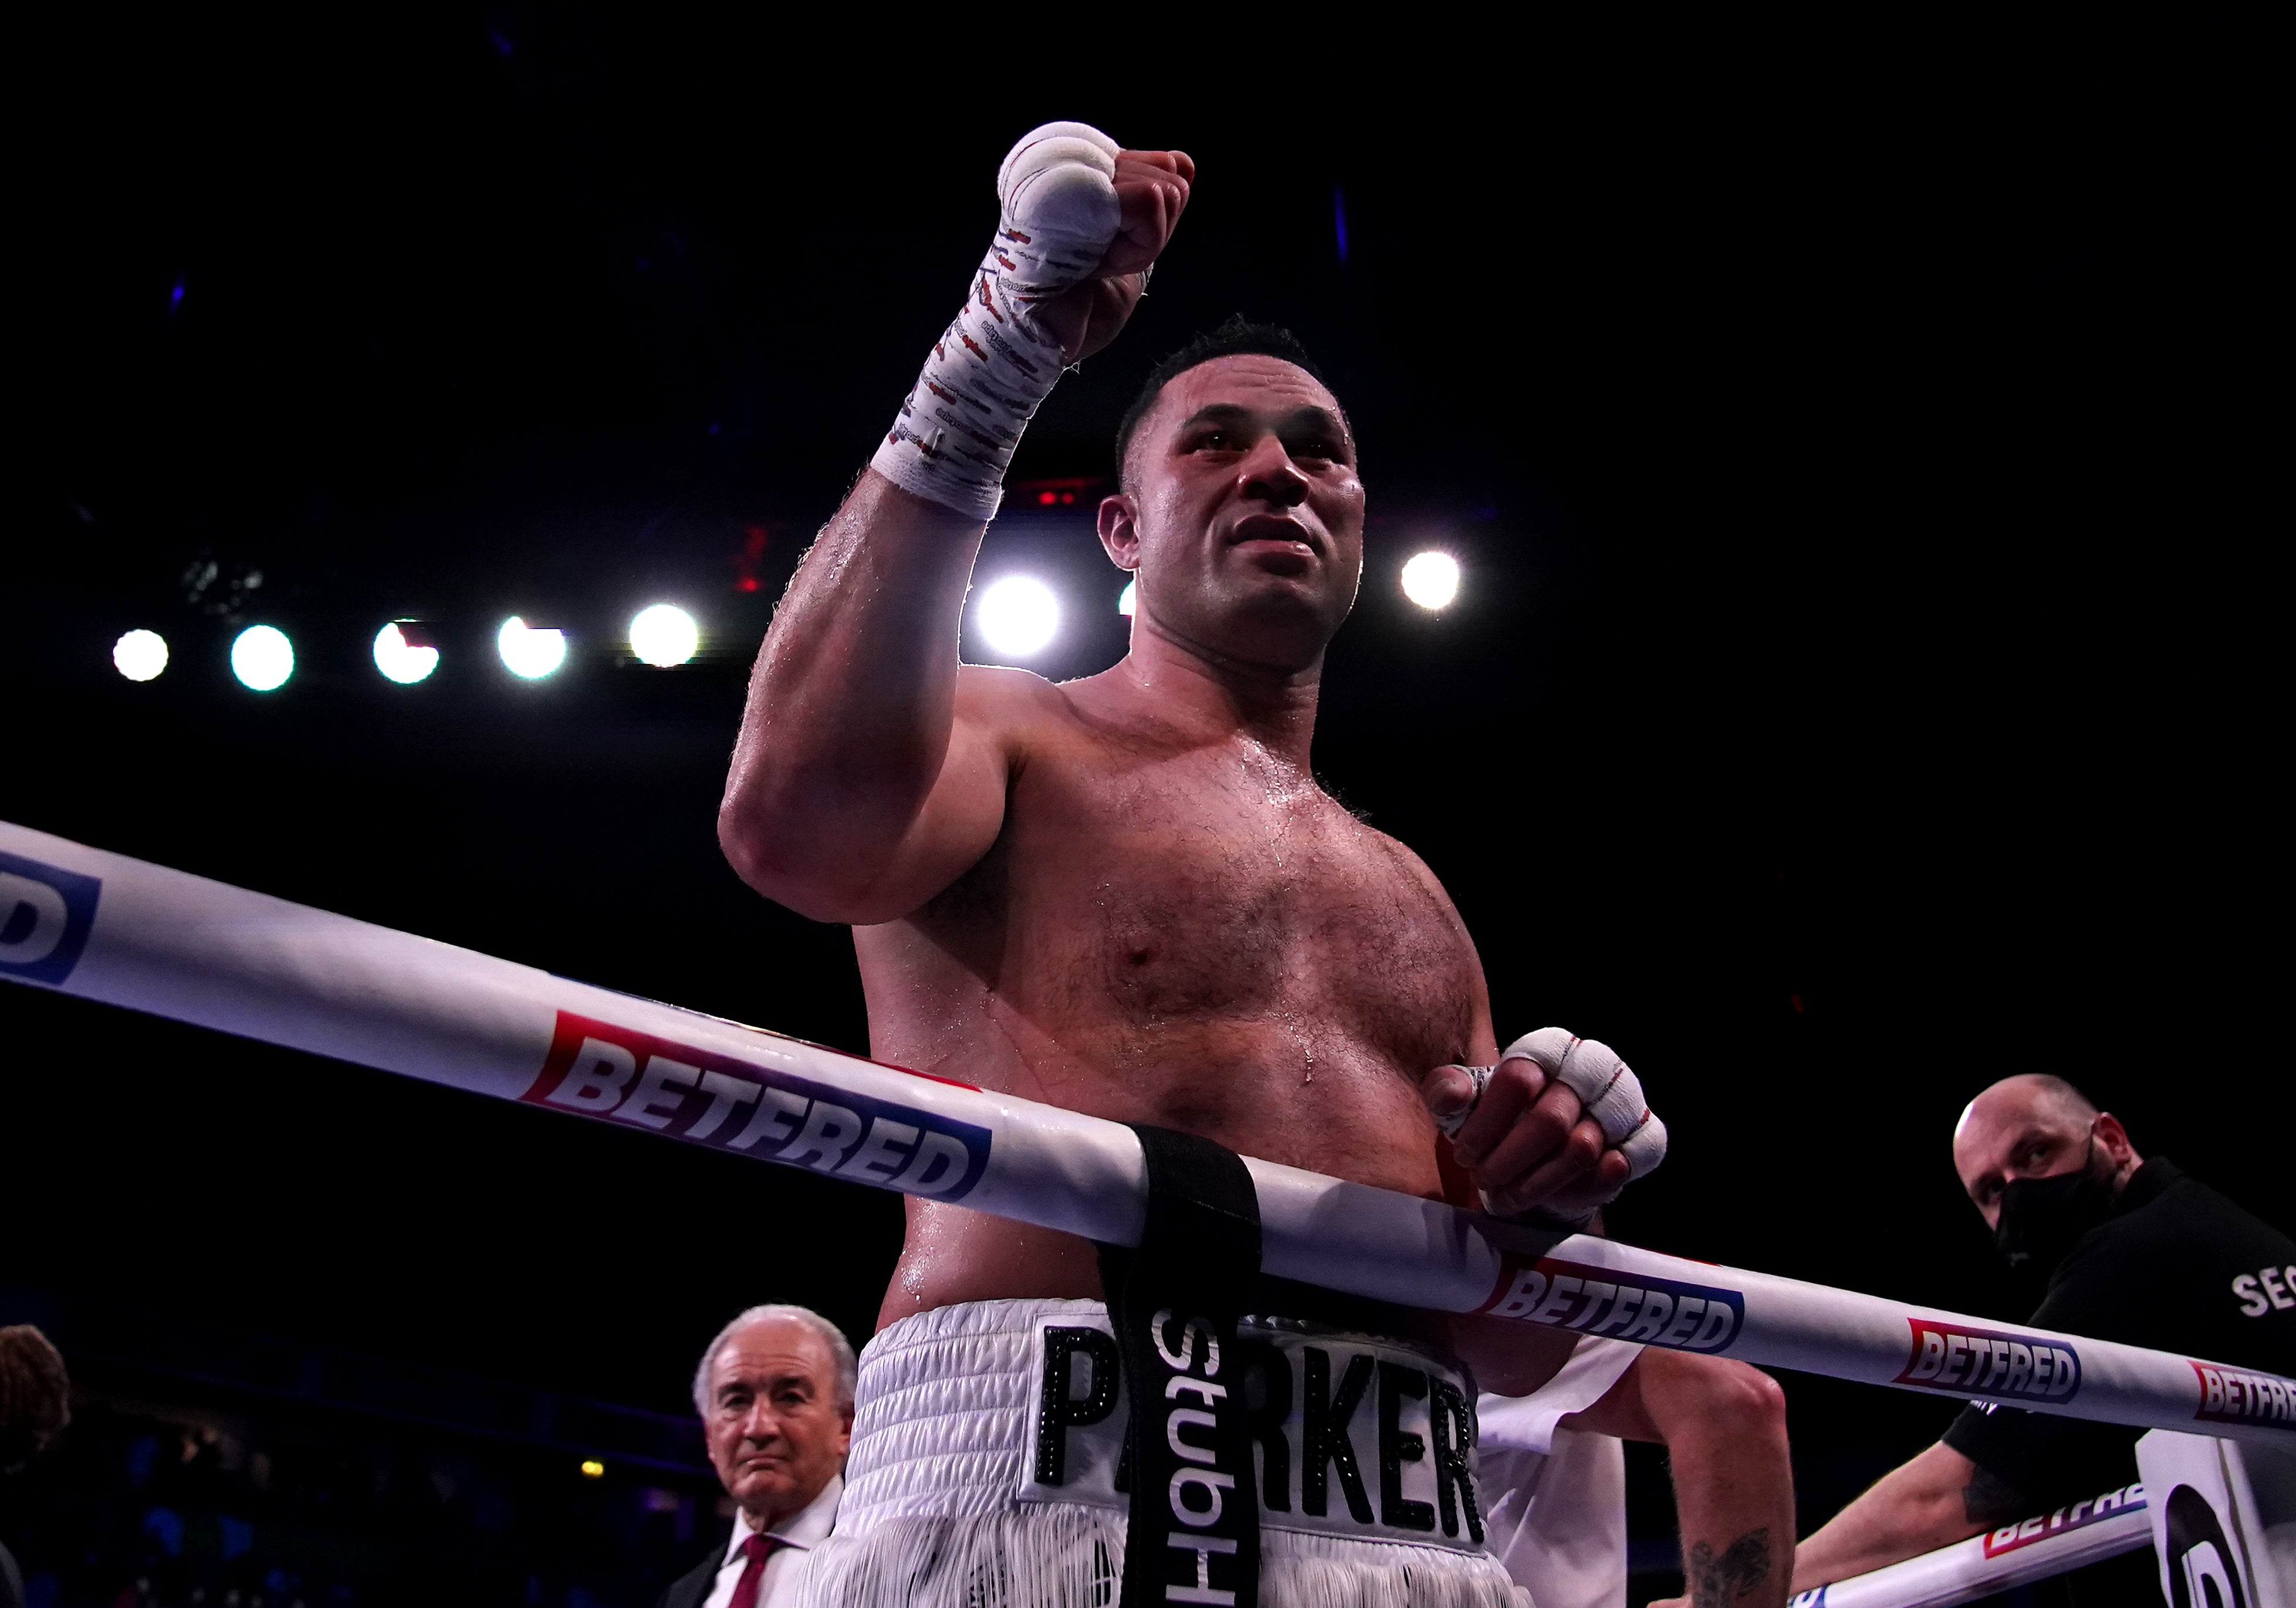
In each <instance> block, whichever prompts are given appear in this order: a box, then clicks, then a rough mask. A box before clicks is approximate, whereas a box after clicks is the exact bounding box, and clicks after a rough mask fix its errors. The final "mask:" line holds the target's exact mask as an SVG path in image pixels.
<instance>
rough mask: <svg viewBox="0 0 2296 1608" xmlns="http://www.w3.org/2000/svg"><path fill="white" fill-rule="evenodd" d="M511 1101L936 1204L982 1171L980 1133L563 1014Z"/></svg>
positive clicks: (957, 1194) (984, 1151) (984, 1156)
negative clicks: (538, 1068)
mask: <svg viewBox="0 0 2296 1608" xmlns="http://www.w3.org/2000/svg"><path fill="white" fill-rule="evenodd" d="M519 1098H520V1099H521V1100H524V1101H526V1102H528V1103H530V1104H534V1105H551V1106H555V1107H557V1108H558V1109H559V1110H560V1111H570V1112H581V1113H582V1114H583V1115H585V1116H590V1117H603V1118H605V1119H606V1120H609V1121H611V1122H627V1123H629V1124H630V1125H631V1126H632V1127H635V1128H652V1130H653V1131H654V1132H656V1133H659V1134H667V1135H668V1136H670V1137H671V1138H673V1139H685V1140H688V1141H690V1142H691V1143H693V1144H707V1145H709V1146H710V1147H711V1148H712V1149H716V1150H730V1151H734V1152H735V1153H739V1154H742V1155H750V1156H758V1157H760V1158H762V1159H764V1160H767V1161H781V1162H784V1163H787V1164H788V1165H791V1166H793V1167H810V1168H812V1169H814V1170H815V1171H816V1172H825V1173H829V1174H831V1175H832V1176H833V1177H840V1178H848V1179H850V1180H852V1181H853V1182H855V1183H857V1184H873V1185H877V1186H878V1187H879V1188H881V1189H898V1190H900V1191H902V1192H903V1193H904V1194H922V1195H931V1196H932V1197H933V1198H934V1199H935V1200H940V1201H955V1200H960V1199H962V1198H963V1197H964V1195H966V1194H969V1193H970V1192H971V1191H972V1186H973V1185H975V1184H977V1183H979V1182H980V1174H981V1170H982V1169H984V1168H986V1167H987V1166H988V1140H989V1134H988V1129H987V1128H977V1127H975V1126H974V1125H973V1124H972V1123H970V1122H953V1121H951V1120H949V1119H947V1117H943V1116H939V1115H937V1114H936V1113H934V1112H925V1111H919V1110H917V1109H916V1108H915V1107H914V1106H907V1105H895V1104H892V1103H889V1102H886V1101H882V1100H872V1099H870V1098H868V1097H867V1096H865V1095H853V1094H848V1093H846V1092H845V1091H844V1090H842V1089H834V1088H831V1087H828V1086H827V1085H825V1084H819V1083H815V1082H813V1081H811V1080H810V1079H804V1078H796V1077H791V1075H790V1074H788V1073H786V1072H782V1071H775V1070H772V1069H770V1068H767V1067H761V1066H758V1065H755V1064H753V1063H751V1062H746V1061H737V1060H734V1058H732V1057H730V1056H726V1055H722V1054H717V1052H715V1051H712V1050H702V1049H696V1048H694V1047H693V1046H691V1045H682V1044H676V1043H673V1042H671V1041H670V1040H668V1039H667V1038H654V1037H652V1035H651V1034H647V1033H638V1032H633V1031H632V1030H629V1029H628V1028H623V1027H616V1026H615V1025H613V1024H612V1023H611V1022H605V1021H594V1020H592V1019H591V1018H589V1017H586V1016H577V1015H575V1014H573V1013H571V1012H569V1011H561V1012H559V1013H558V1030H557V1032H556V1033H555V1034H554V1035H553V1038H552V1039H551V1044H550V1055H549V1058H548V1059H547V1060H545V1062H543V1063H542V1072H541V1075H540V1076H538V1077H537V1078H536V1079H535V1080H534V1083H533V1085H532V1087H529V1088H528V1090H527V1091H526V1093H525V1094H523V1095H520V1096H519Z"/></svg>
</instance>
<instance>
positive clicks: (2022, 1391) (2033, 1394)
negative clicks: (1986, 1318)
mask: <svg viewBox="0 0 2296 1608" xmlns="http://www.w3.org/2000/svg"><path fill="white" fill-rule="evenodd" d="M1906 1321H1907V1323H1908V1324H1910V1325H1912V1326H1913V1332H1914V1343H1913V1350H1912V1351H1911V1352H1910V1353H1909V1354H1908V1355H1907V1358H1906V1366H1905V1367H1904V1368H1903V1369H1902V1370H1901V1371H1900V1372H1899V1373H1898V1379H1897V1382H1898V1383H1899V1384H1911V1385H1919V1386H1921V1387H1922V1388H1923V1389H1924V1390H1931V1391H1957V1392H1959V1393H1960V1394H1962V1395H1964V1396H1981V1397H1983V1398H1984V1399H1987V1400H1988V1401H2062V1400H2063V1399H2065V1398H2066V1397H2068V1396H2070V1395H2071V1394H2072V1393H2073V1392H2074V1391H2078V1390H2079V1389H2080V1356H2079V1353H2078V1352H2076V1351H2074V1350H2072V1349H2071V1347H2070V1346H2064V1345H2060V1344H2059V1343H2058V1342H2057V1341H2054V1340H2041V1339H2038V1338H2036V1337H2035V1336H2033V1335H2030V1334H2008V1333H2002V1332H2001V1331H1999V1330H1996V1329H1972V1328H1970V1327H1968V1326H1966V1325H1962V1324H1955V1323H1948V1322H1946V1321H1945V1320H1944V1319H1943V1318H1940V1317H1909V1318H1907V1320H1906Z"/></svg>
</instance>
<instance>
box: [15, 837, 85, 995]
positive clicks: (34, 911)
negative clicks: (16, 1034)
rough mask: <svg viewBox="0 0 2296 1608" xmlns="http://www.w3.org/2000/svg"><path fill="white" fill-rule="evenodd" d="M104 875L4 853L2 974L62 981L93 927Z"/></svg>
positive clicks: (31, 979) (30, 978) (76, 958)
mask: <svg viewBox="0 0 2296 1608" xmlns="http://www.w3.org/2000/svg"><path fill="white" fill-rule="evenodd" d="M102 891H103V882H102V880H101V879H100V878H97V877H92V876H85V875H83V874H80V873H79V872H77V871H66V870H65V869H64V868H63V867H62V866H51V865H48V864H47V863H46V862H45V861H43V860H30V859H26V858H25V857H23V856H22V855H21V854H0V977H21V978H22V979H23V980H25V981H27V982H45V983H61V982H62V981H63V980H64V979H65V978H67V977H70V975H71V969H72V968H73V967H74V966H76V965H78V964H79V956H80V951H81V950H83V949H85V948H87V935H88V932H89V931H90V930H91V929H92V928H94V925H95V901H96V896H97V895H98V894H100V893H102Z"/></svg>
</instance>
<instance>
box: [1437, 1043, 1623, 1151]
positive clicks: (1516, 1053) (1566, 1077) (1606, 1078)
mask: <svg viewBox="0 0 2296 1608" xmlns="http://www.w3.org/2000/svg"><path fill="white" fill-rule="evenodd" d="M1499 1059H1500V1060H1501V1061H1513V1060H1517V1059H1521V1060H1524V1061H1529V1062H1532V1063H1534V1064H1535V1065H1537V1066H1538V1069H1539V1071H1543V1072H1545V1073H1546V1075H1547V1076H1548V1077H1549V1078H1552V1079H1554V1080H1555V1081H1556V1082H1557V1083H1560V1084H1561V1085H1562V1087H1565V1088H1567V1089H1569V1090H1570V1092H1571V1093H1572V1094H1574V1095H1578V1096H1579V1104H1580V1105H1581V1106H1582V1107H1583V1108H1585V1109H1584V1114H1585V1115H1587V1116H1588V1117H1591V1118H1593V1119H1594V1120H1595V1126H1597V1127H1598V1128H1601V1129H1602V1130H1603V1139H1604V1140H1605V1141H1606V1142H1607V1143H1608V1144H1610V1145H1611V1147H1612V1148H1614V1149H1616V1150H1617V1151H1618V1153H1620V1155H1622V1156H1624V1157H1626V1159H1627V1181H1628V1183H1632V1182H1633V1181H1634V1180H1635V1179H1636V1178H1639V1177H1642V1176H1643V1175H1644V1174H1645V1173H1647V1172H1649V1171H1650V1170H1651V1169H1653V1168H1655V1167H1656V1166H1657V1165H1658V1164H1659V1163H1660V1162H1661V1161H1664V1160H1666V1124H1665V1123H1663V1122H1661V1121H1660V1120H1658V1118H1657V1117H1656V1116H1655V1115H1653V1114H1652V1111H1651V1109H1650V1107H1649V1105H1648V1104H1646V1103H1644V1100H1643V1085H1642V1079H1639V1078H1637V1077H1636V1076H1635V1074H1634V1072H1633V1071H1632V1069H1630V1068H1629V1067H1628V1065H1627V1063H1626V1062H1623V1061H1621V1060H1620V1059H1619V1056H1618V1052H1616V1051H1615V1050H1613V1049H1611V1046H1609V1045H1607V1044H1603V1043H1600V1042H1598V1041H1597V1040H1595V1039H1592V1038H1579V1037H1577V1036H1576V1035H1574V1034H1571V1033H1569V1032H1566V1031H1564V1030H1562V1029H1561V1028H1541V1029H1539V1030H1538V1031H1537V1032H1536V1033H1525V1034H1524V1035H1523V1036H1522V1037H1521V1038H1518V1039H1516V1040H1515V1041H1514V1042H1513V1044H1511V1045H1509V1046H1507V1047H1506V1051H1505V1054H1502V1055H1501V1056H1500V1057H1499ZM1459 1070H1460V1071H1463V1072H1464V1073H1466V1074H1467V1076H1468V1077H1470V1078H1472V1079H1474V1080H1475V1094H1474V1098H1472V1099H1471V1100H1469V1101H1468V1102H1467V1103H1466V1104H1465V1105H1464V1106H1463V1107H1462V1108H1461V1109H1460V1110H1458V1111H1457V1112H1454V1113H1453V1114H1452V1115H1450V1116H1447V1117H1438V1118H1436V1119H1435V1126H1436V1127H1437V1128H1440V1129H1442V1130H1443V1132H1445V1133H1446V1134H1449V1135H1453V1136H1456V1135H1457V1133H1458V1131H1459V1129H1460V1128H1464V1127H1465V1126H1466V1121H1467V1119H1468V1118H1469V1117H1471V1116H1472V1115H1473V1114H1474V1111H1475V1107H1476V1106H1478V1105H1480V1104H1481V1103H1482V1099H1483V1090H1484V1089H1486V1088H1487V1087H1489V1086H1490V1081H1491V1074H1492V1073H1493V1072H1495V1071H1497V1070H1498V1069H1497V1067H1488V1066H1463V1067H1461V1068H1460V1069H1459Z"/></svg>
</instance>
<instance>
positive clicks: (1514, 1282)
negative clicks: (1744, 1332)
mask: <svg viewBox="0 0 2296 1608" xmlns="http://www.w3.org/2000/svg"><path fill="white" fill-rule="evenodd" d="M1482 1310H1483V1311H1485V1312H1487V1313H1488V1314H1490V1316H1492V1317H1514V1318H1520V1319H1521V1320H1522V1321H1523V1322H1524V1323H1531V1324H1550V1325H1554V1327H1556V1328H1559V1329H1578V1330H1580V1331H1582V1332H1583V1333H1588V1334H1607V1335H1609V1336H1610V1337H1611V1338H1612V1339H1613V1340H1636V1341H1644V1342H1645V1343H1647V1344H1650V1345H1654V1346H1671V1347H1673V1348H1674V1349H1675V1350H1678V1351H1718V1350H1721V1349H1722V1348H1723V1347H1724V1346H1726V1345H1728V1344H1729V1343H1730V1341H1732V1340H1734V1338H1736V1336H1737V1333H1738V1326H1739V1325H1741V1324H1743V1322H1745V1319H1746V1303H1745V1298H1744V1297H1743V1296H1742V1295H1740V1294H1739V1293H1738V1292H1737V1291H1735V1290H1717V1289H1713V1288H1711V1287H1710V1286H1708V1285H1705V1284H1677V1283H1676V1282H1675V1281H1674V1280H1672V1279H1664V1278H1644V1277H1643V1276H1641V1275H1639V1274H1620V1273H1617V1272H1614V1271H1612V1270H1611V1269H1610V1268H1590V1267H1587V1266H1586V1265H1585V1264H1583V1263H1579V1262H1565V1261H1558V1260H1556V1259H1554V1258H1552V1257H1549V1258H1547V1259H1544V1260H1542V1261H1540V1262H1538V1264H1537V1265H1536V1266H1533V1267H1529V1268H1520V1267H1517V1266H1515V1265H1514V1264H1513V1262H1512V1261H1510V1262H1509V1263H1508V1264H1507V1266H1506V1268H1505V1271H1503V1272H1502V1273H1501V1274H1500V1276H1499V1285H1498V1289H1497V1292H1495V1293H1494V1294H1493V1295H1492V1297H1491V1299H1490V1300H1488V1301H1487V1302H1486V1303H1484V1305H1483V1308H1482Z"/></svg>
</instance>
